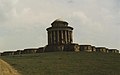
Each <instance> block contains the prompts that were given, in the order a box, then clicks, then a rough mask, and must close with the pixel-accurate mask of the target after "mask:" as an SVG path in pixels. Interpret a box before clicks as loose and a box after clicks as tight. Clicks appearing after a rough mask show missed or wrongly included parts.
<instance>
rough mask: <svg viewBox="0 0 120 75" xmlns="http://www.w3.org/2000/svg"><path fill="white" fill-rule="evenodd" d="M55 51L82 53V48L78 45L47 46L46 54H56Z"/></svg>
mask: <svg viewBox="0 0 120 75" xmlns="http://www.w3.org/2000/svg"><path fill="white" fill-rule="evenodd" d="M55 51H76V52H78V51H80V46H79V45H78V44H74V43H73V44H64V45H47V46H46V47H45V52H55Z"/></svg>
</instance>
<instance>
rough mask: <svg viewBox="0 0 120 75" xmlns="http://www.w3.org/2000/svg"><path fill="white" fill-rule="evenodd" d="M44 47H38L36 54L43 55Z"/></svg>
mask: <svg viewBox="0 0 120 75" xmlns="http://www.w3.org/2000/svg"><path fill="white" fill-rule="evenodd" d="M44 49H45V48H44V47H40V48H38V49H37V51H36V53H43V52H44Z"/></svg>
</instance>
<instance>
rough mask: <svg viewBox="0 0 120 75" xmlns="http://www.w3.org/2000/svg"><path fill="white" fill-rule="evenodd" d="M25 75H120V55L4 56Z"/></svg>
mask: <svg viewBox="0 0 120 75" xmlns="http://www.w3.org/2000/svg"><path fill="white" fill-rule="evenodd" d="M0 58H2V59H3V60H5V61H7V62H8V63H9V64H11V65H12V66H13V67H14V68H15V69H17V70H18V71H19V72H20V73H21V74H23V75H120V54H117V53H86V52H79V53H76V52H48V53H38V54H22V55H14V56H2V57H0Z"/></svg>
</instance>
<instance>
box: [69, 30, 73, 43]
mask: <svg viewBox="0 0 120 75" xmlns="http://www.w3.org/2000/svg"><path fill="white" fill-rule="evenodd" d="M71 42H73V38H72V31H70V43H71Z"/></svg>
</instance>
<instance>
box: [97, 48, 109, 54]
mask: <svg viewBox="0 0 120 75" xmlns="http://www.w3.org/2000/svg"><path fill="white" fill-rule="evenodd" d="M96 52H105V53H107V52H108V49H107V48H106V47H96Z"/></svg>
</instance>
